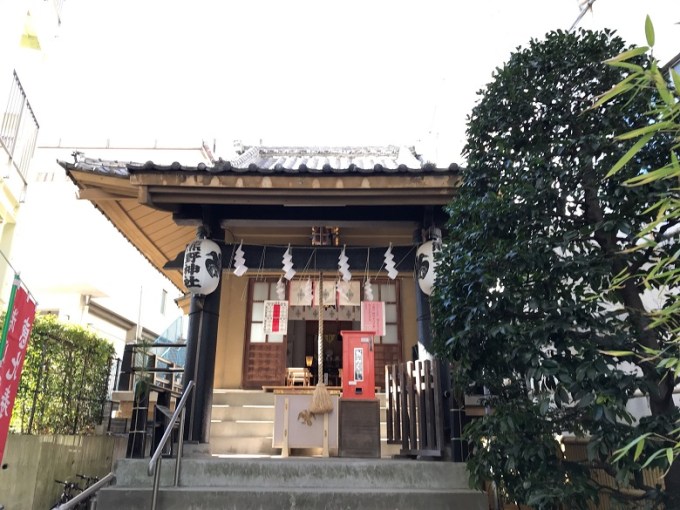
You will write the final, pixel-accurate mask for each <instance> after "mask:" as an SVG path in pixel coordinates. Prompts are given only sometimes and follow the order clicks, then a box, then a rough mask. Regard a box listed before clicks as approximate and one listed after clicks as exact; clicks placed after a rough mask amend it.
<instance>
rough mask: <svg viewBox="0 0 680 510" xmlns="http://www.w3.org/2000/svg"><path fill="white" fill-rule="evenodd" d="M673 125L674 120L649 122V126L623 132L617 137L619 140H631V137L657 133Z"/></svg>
mask: <svg viewBox="0 0 680 510" xmlns="http://www.w3.org/2000/svg"><path fill="white" fill-rule="evenodd" d="M672 125H673V122H671V121H669V120H667V121H664V122H655V123H654V124H649V125H648V126H645V127H641V128H638V129H634V130H633V131H628V132H627V133H623V134H622V135H619V136H617V137H616V139H617V140H630V139H631V138H637V137H638V136H640V135H644V134H645V133H652V132H654V133H656V132H659V131H662V130H664V129H666V128H667V127H671V126H672Z"/></svg>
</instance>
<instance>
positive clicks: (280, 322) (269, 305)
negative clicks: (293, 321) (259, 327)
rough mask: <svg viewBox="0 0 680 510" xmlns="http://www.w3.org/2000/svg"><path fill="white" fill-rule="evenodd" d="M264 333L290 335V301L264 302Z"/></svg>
mask: <svg viewBox="0 0 680 510" xmlns="http://www.w3.org/2000/svg"><path fill="white" fill-rule="evenodd" d="M264 332H265V333H267V334H280V335H285V334H286V333H288V301H265V302H264Z"/></svg>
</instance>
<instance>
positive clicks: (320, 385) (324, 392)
mask: <svg viewBox="0 0 680 510" xmlns="http://www.w3.org/2000/svg"><path fill="white" fill-rule="evenodd" d="M318 347H319V349H318V350H319V353H318V357H319V363H318V367H319V370H318V374H317V377H318V381H317V383H316V388H314V393H313V394H312V404H311V405H310V406H309V410H310V411H311V412H312V413H315V414H325V413H330V412H331V411H332V410H333V401H332V400H331V396H330V394H329V393H328V389H326V385H325V384H324V382H323V272H319V345H318Z"/></svg>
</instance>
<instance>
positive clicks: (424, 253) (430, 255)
mask: <svg viewBox="0 0 680 510" xmlns="http://www.w3.org/2000/svg"><path fill="white" fill-rule="evenodd" d="M439 246H440V245H439V243H436V244H435V241H427V242H425V243H423V244H421V245H420V246H419V247H418V250H417V251H416V276H417V278H418V286H419V287H420V290H422V291H423V292H424V293H425V294H427V295H428V296H429V295H431V294H432V287H433V286H434V279H435V276H436V269H437V267H436V264H435V261H434V252H435V251H438V250H439Z"/></svg>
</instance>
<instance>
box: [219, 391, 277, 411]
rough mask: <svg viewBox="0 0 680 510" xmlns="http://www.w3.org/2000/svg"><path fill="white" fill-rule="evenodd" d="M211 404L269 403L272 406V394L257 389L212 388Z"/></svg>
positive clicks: (241, 404)
mask: <svg viewBox="0 0 680 510" xmlns="http://www.w3.org/2000/svg"><path fill="white" fill-rule="evenodd" d="M212 403H213V405H215V404H217V405H224V404H226V405H231V406H243V405H270V406H272V407H273V406H274V394H273V393H268V392H264V391H259V390H219V389H218V390H214V391H213V401H212Z"/></svg>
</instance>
